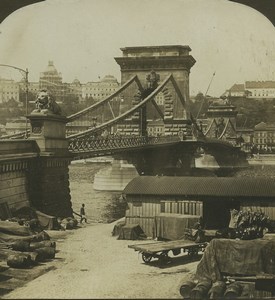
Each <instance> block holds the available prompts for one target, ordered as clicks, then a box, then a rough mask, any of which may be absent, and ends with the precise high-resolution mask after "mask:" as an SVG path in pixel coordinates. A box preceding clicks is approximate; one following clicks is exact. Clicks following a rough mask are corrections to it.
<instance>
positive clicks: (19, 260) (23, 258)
mask: <svg viewBox="0 0 275 300" xmlns="http://www.w3.org/2000/svg"><path fill="white" fill-rule="evenodd" d="M31 264H32V260H31V257H30V255H28V254H25V255H22V253H20V254H11V255H9V256H8V259H7V265H8V266H9V267H11V268H18V269H25V268H28V267H29V266H30V265H31Z"/></svg>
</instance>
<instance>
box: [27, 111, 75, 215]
mask: <svg viewBox="0 0 275 300" xmlns="http://www.w3.org/2000/svg"><path fill="white" fill-rule="evenodd" d="M28 118H29V120H30V123H31V135H30V139H33V140H35V141H36V143H37V145H38V147H39V156H38V157H37V158H36V159H34V160H33V162H32V163H31V165H30V169H29V174H28V177H29V197H30V204H31V205H32V206H34V207H35V208H36V209H37V210H40V211H42V212H44V213H46V214H49V215H53V216H58V217H69V216H72V204H71V196H70V188H69V168H68V167H69V165H70V163H71V154H70V153H69V151H68V142H67V141H66V138H65V126H66V122H67V118H66V117H63V116H58V115H51V114H48V115H47V114H42V113H32V114H31V115H29V116H28Z"/></svg>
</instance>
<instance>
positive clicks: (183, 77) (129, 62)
mask: <svg viewBox="0 0 275 300" xmlns="http://www.w3.org/2000/svg"><path fill="white" fill-rule="evenodd" d="M121 51H122V53H123V56H122V57H116V58H115V60H116V62H117V63H118V64H119V65H120V69H121V83H122V84H123V83H125V82H127V81H128V80H129V79H130V78H131V77H133V76H134V75H137V76H138V78H139V80H140V82H141V84H142V85H143V87H144V88H145V87H146V85H147V80H148V79H147V78H148V74H150V72H151V71H152V70H153V71H154V72H155V73H156V74H157V75H159V81H160V82H162V81H163V80H164V79H165V78H166V77H167V76H168V75H169V74H172V75H173V77H174V79H175V81H176V83H177V85H178V87H179V89H180V92H181V94H182V96H183V97H184V99H185V102H186V110H184V108H183V107H182V105H176V106H177V111H176V116H175V115H173V116H172V115H171V113H169V111H171V110H170V109H171V107H169V104H170V103H169V99H165V104H164V105H165V107H166V111H164V118H165V119H167V120H169V119H170V120H171V118H175V117H176V118H178V119H190V112H189V73H190V69H191V67H192V66H193V65H194V64H195V62H196V61H195V59H194V58H193V57H192V56H191V55H189V52H190V51H191V48H190V47H189V46H180V45H170V46H147V47H125V48H121ZM174 114H175V112H174Z"/></svg>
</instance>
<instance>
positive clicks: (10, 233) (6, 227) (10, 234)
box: [0, 221, 32, 243]
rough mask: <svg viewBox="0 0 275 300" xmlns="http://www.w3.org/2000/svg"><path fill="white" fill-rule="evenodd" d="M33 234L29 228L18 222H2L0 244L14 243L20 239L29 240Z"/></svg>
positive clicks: (0, 225)
mask: <svg viewBox="0 0 275 300" xmlns="http://www.w3.org/2000/svg"><path fill="white" fill-rule="evenodd" d="M31 237H32V232H31V230H30V229H29V228H28V227H25V226H21V225H19V224H18V223H16V222H9V221H0V243H6V242H12V241H15V240H18V239H21V240H22V239H26V240H29V239H30V238H31Z"/></svg>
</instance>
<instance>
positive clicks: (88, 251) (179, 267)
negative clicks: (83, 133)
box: [2, 224, 197, 299]
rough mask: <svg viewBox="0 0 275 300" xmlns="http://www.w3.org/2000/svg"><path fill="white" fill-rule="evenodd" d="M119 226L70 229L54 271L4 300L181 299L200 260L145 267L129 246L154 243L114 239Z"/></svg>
mask: <svg viewBox="0 0 275 300" xmlns="http://www.w3.org/2000/svg"><path fill="white" fill-rule="evenodd" d="M113 226H114V224H87V225H86V224H85V225H83V227H81V228H79V229H76V230H72V231H66V234H63V236H64V238H59V239H58V242H57V250H58V252H57V254H56V258H55V259H54V260H53V261H52V262H50V264H51V266H52V267H53V268H52V269H51V270H50V271H47V272H46V273H44V274H43V275H41V276H39V277H37V278H35V279H33V280H31V281H29V282H27V283H26V284H25V285H24V286H22V287H18V288H16V289H15V290H14V291H12V292H10V293H9V294H6V295H4V296H3V297H2V299H43V298H44V299H45V298H47V299H79V298H81V299H84V298H86V299H87V298H88V299H91V298H93V299H95V298H97V299H99V298H113V299H114V298H117V299H121V298H124V299H125V298H132V299H133V298H142V299H145V298H151V299H152V298H163V299H176V298H181V296H180V294H179V286H180V283H181V282H182V281H183V280H184V278H187V277H190V275H192V274H194V272H195V269H196V266H197V262H195V261H193V262H190V261H187V262H186V261H184V259H185V258H184V257H174V258H173V260H174V262H172V263H171V264H168V265H166V266H160V265H159V264H157V263H154V262H152V263H150V264H145V263H143V261H142V258H141V255H140V254H138V252H136V251H134V250H133V249H130V248H128V245H133V244H138V243H144V242H145V243H146V242H152V241H149V240H148V241H130V240H118V239H117V237H113V236H112V235H111V232H112V229H113ZM61 234H62V233H61V232H53V233H52V236H54V235H55V236H59V235H61ZM50 235H51V232H50Z"/></svg>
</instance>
